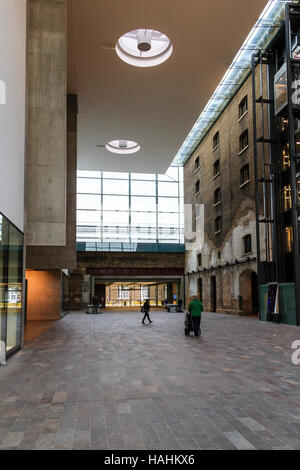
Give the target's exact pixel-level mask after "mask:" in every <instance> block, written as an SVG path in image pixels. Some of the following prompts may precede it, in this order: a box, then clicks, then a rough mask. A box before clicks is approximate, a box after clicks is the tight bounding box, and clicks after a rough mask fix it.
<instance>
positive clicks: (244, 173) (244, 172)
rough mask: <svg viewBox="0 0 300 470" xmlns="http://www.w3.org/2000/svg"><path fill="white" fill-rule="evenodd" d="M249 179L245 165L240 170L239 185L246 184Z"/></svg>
mask: <svg viewBox="0 0 300 470" xmlns="http://www.w3.org/2000/svg"><path fill="white" fill-rule="evenodd" d="M249 179H250V175H249V165H248V164H247V165H245V166H243V168H242V169H241V185H242V184H245V183H247V182H248V181H249Z"/></svg>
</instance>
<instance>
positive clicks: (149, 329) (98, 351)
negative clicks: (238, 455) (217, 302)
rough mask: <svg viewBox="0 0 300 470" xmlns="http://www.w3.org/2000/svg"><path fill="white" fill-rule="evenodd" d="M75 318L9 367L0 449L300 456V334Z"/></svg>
mask: <svg viewBox="0 0 300 470" xmlns="http://www.w3.org/2000/svg"><path fill="white" fill-rule="evenodd" d="M151 316H152V319H153V324H152V325H151V326H142V325H141V314H139V313H138V312H128V311H126V312H120V311H118V312H109V313H103V314H101V315H86V314H84V313H73V314H71V315H68V316H66V317H65V318H64V319H63V320H61V321H60V322H58V323H55V324H54V325H53V326H52V327H51V328H50V329H48V330H47V331H46V332H44V333H43V334H42V335H41V336H40V337H38V338H36V339H34V340H33V341H32V342H30V343H29V344H27V345H26V347H25V348H24V349H23V350H22V351H20V352H19V353H18V354H17V355H16V356H14V357H13V358H11V359H10V360H9V361H8V363H7V365H6V366H1V367H0V449H62V450H63V449H66V450H68V449H107V450H108V449H167V450H169V449H170V450H173V449H190V450H193V449H300V439H299V437H298V436H299V434H300V400H299V398H300V388H299V385H300V365H299V366H295V365H293V364H292V362H291V354H292V352H293V350H292V349H291V345H292V343H293V341H295V340H299V339H300V329H299V328H296V327H289V326H284V325H273V324H270V323H262V322H259V321H258V320H257V319H255V318H245V317H234V316H228V315H220V314H214V313H204V315H203V320H202V333H203V336H202V337H201V338H200V339H199V340H196V339H194V338H193V337H188V338H186V337H185V336H184V326H183V323H184V315H183V314H179V313H176V314H171V313H167V312H162V311H160V312H151Z"/></svg>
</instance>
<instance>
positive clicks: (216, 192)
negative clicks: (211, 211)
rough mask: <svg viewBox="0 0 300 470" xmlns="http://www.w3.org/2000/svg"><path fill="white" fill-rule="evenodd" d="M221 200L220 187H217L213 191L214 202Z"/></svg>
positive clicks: (217, 202)
mask: <svg viewBox="0 0 300 470" xmlns="http://www.w3.org/2000/svg"><path fill="white" fill-rule="evenodd" d="M219 202H221V188H217V189H216V190H215V192H214V204H215V205H217V204H219Z"/></svg>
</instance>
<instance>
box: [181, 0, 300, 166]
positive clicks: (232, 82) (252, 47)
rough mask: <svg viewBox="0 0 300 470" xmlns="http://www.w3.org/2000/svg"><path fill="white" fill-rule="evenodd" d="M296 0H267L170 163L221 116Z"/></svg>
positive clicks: (192, 146) (189, 150)
mask: <svg viewBox="0 0 300 470" xmlns="http://www.w3.org/2000/svg"><path fill="white" fill-rule="evenodd" d="M286 3H298V0H292V1H290V0H269V1H268V3H267V5H266V7H265V8H264V10H263V12H262V14H261V15H260V17H259V19H258V20H257V22H256V23H255V25H254V27H253V28H252V30H251V32H250V33H249V35H248V37H247V38H246V40H245V42H244V44H243V45H242V47H241V48H240V50H239V52H238V53H237V55H236V56H235V58H234V60H233V62H232V64H231V65H230V67H229V68H228V70H227V72H226V74H225V75H224V77H223V78H222V80H221V82H220V83H219V85H218V87H217V89H216V91H215V92H214V94H213V95H212V97H211V98H210V100H209V101H208V103H207V105H206V106H205V108H204V110H203V111H202V113H201V114H200V116H199V118H198V119H197V121H196V123H195V124H194V127H193V128H192V130H191V132H190V133H189V135H188V136H187V138H186V139H185V141H184V143H183V144H182V146H181V148H180V150H179V152H178V153H177V155H176V157H175V159H174V162H173V164H176V165H184V164H185V162H186V161H187V160H188V159H189V157H190V156H191V154H192V153H193V152H194V151H195V149H196V148H197V146H198V145H199V144H200V142H201V141H202V139H203V138H204V137H205V135H206V133H207V132H208V131H209V129H210V128H211V126H212V125H213V124H214V123H215V122H216V121H217V119H218V118H219V117H220V115H221V114H222V112H223V111H224V109H225V108H226V106H227V104H228V103H229V102H230V100H231V98H232V97H233V95H234V94H235V93H236V91H237V90H238V88H239V87H240V86H241V85H242V83H243V81H244V80H245V78H246V76H247V74H248V73H249V72H250V70H251V58H252V54H253V53H254V52H255V51H259V50H263V49H266V48H267V46H268V44H269V43H270V41H271V40H272V39H273V37H274V36H275V34H276V33H277V31H278V30H279V28H280V26H281V24H282V21H283V20H284V12H285V4H286Z"/></svg>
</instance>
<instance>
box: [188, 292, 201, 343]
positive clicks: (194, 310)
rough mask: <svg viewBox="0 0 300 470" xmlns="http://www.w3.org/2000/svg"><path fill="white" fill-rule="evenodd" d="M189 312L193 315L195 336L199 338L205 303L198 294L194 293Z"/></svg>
mask: <svg viewBox="0 0 300 470" xmlns="http://www.w3.org/2000/svg"><path fill="white" fill-rule="evenodd" d="M189 312H190V314H191V316H192V323H193V328H194V333H195V338H199V336H200V332H201V330H200V324H201V315H202V312H203V305H202V302H201V301H200V300H199V299H198V297H197V296H196V295H193V297H192V300H191V302H190V304H189Z"/></svg>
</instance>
